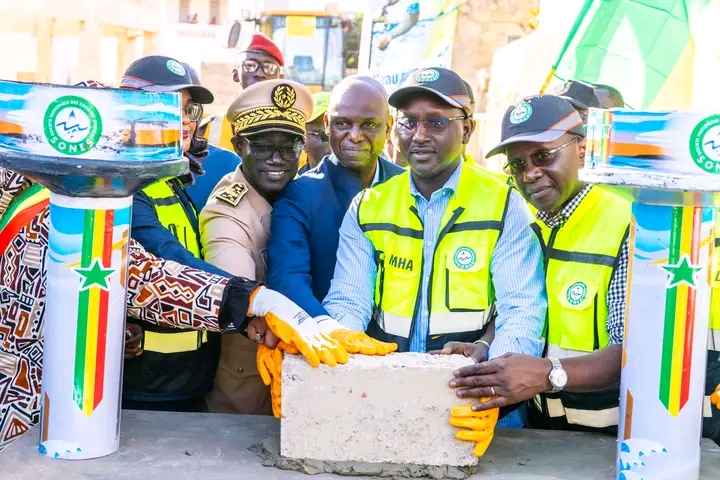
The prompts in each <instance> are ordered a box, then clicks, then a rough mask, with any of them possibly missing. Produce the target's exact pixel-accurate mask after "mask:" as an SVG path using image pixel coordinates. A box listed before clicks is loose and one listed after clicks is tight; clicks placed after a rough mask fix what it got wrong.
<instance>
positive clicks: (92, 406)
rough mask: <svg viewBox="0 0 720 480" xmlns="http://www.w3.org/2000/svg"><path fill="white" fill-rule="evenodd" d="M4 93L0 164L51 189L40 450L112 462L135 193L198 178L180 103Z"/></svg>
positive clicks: (124, 96)
mask: <svg viewBox="0 0 720 480" xmlns="http://www.w3.org/2000/svg"><path fill="white" fill-rule="evenodd" d="M0 94H2V96H3V99H4V100H5V101H4V102H3V103H0V119H2V121H0V144H2V145H3V148H2V149H0V165H2V166H3V167H6V168H9V169H12V170H16V171H19V172H22V173H23V174H24V175H25V176H26V177H28V178H30V179H32V180H34V181H35V182H37V183H40V184H42V185H44V186H46V187H48V188H49V190H50V191H51V195H50V234H49V239H48V242H49V249H48V255H47V258H46V264H47V280H46V282H47V298H46V306H45V331H44V340H45V350H44V358H43V379H42V382H43V383H42V417H41V423H40V439H39V440H40V446H39V450H40V453H42V454H44V455H47V456H49V457H53V458H66V459H86V458H96V457H102V456H105V455H109V454H111V453H113V452H115V451H117V449H118V441H119V430H120V406H121V402H120V398H121V384H122V383H121V381H122V365H123V363H122V362H123V349H124V336H125V305H126V303H125V302H126V300H125V299H126V292H127V285H126V279H127V268H128V262H127V254H128V240H129V238H130V218H131V206H132V195H133V193H135V192H136V191H138V190H139V189H141V188H143V187H144V186H146V185H148V184H150V183H151V182H153V181H154V180H156V179H158V178H163V177H169V176H176V175H179V174H182V173H184V172H186V171H187V162H186V160H184V159H183V157H182V146H181V137H180V130H181V109H180V106H181V99H180V95H179V94H177V93H164V94H151V93H144V92H140V91H131V90H117V89H101V88H72V87H63V86H53V85H37V84H30V83H15V82H4V81H3V82H0ZM18 111H22V112H24V113H25V115H22V116H20V115H17V114H16V112H18ZM140 133H142V135H141V134H140Z"/></svg>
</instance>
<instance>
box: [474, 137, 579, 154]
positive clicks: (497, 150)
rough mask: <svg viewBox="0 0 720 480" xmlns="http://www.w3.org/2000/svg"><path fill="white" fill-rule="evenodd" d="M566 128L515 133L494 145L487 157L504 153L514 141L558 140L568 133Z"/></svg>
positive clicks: (540, 141)
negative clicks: (521, 133)
mask: <svg viewBox="0 0 720 480" xmlns="http://www.w3.org/2000/svg"><path fill="white" fill-rule="evenodd" d="M566 133H568V132H566V131H565V130H543V131H540V132H537V133H533V132H528V133H526V134H523V135H515V136H514V137H510V138H507V139H505V140H503V141H502V142H500V143H498V144H497V145H495V147H493V149H492V150H490V151H489V152H488V154H487V155H485V158H490V157H493V156H495V155H497V154H499V153H503V152H504V150H505V147H507V146H508V145H512V144H514V143H521V142H530V143H545V142H552V141H553V140H557V139H558V138H560V137H562V136H563V135H564V134H566Z"/></svg>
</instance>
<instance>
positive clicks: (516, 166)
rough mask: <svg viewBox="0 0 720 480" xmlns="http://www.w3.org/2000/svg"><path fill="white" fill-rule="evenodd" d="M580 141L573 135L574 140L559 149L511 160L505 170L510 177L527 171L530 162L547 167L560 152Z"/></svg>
mask: <svg viewBox="0 0 720 480" xmlns="http://www.w3.org/2000/svg"><path fill="white" fill-rule="evenodd" d="M579 139H580V137H577V136H574V135H573V138H572V139H570V140H569V141H567V142H565V143H563V144H562V145H560V146H559V147H555V148H553V149H551V150H545V151H540V152H538V153H536V154H535V155H533V156H531V157H530V158H527V159H526V158H511V159H510V160H508V163H506V164H505V166H504V167H503V170H504V171H505V173H507V174H508V175H519V174H521V173H523V172H524V171H525V166H526V165H527V161H528V160H529V161H530V163H532V164H533V165H535V166H536V167H547V166H548V165H550V164H551V163H553V162H554V161H555V157H556V154H557V153H558V152H559V151H560V150H562V149H563V148H565V147H567V146H568V145H570V144H571V143H573V142H574V141H576V140H579Z"/></svg>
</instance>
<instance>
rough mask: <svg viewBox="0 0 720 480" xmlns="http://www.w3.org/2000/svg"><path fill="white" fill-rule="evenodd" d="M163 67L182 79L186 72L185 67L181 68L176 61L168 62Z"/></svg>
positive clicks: (180, 64)
mask: <svg viewBox="0 0 720 480" xmlns="http://www.w3.org/2000/svg"><path fill="white" fill-rule="evenodd" d="M165 66H166V67H167V69H168V70H170V71H171V72H172V73H174V74H175V75H177V76H179V77H184V76H185V74H186V73H187V70H185V67H183V66H182V63H180V62H178V61H177V60H168V61H167V63H166V64H165Z"/></svg>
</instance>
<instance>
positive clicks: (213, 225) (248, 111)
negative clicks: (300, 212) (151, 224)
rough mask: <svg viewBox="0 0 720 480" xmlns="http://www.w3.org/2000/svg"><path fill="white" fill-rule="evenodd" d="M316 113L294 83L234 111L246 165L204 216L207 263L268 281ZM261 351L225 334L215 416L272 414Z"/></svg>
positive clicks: (247, 93)
mask: <svg viewBox="0 0 720 480" xmlns="http://www.w3.org/2000/svg"><path fill="white" fill-rule="evenodd" d="M311 110H312V97H311V96H310V92H309V91H308V90H307V88H305V87H304V86H302V85H300V84H298V83H295V82H291V81H288V80H267V81H264V82H259V83H255V84H253V85H251V86H249V87H248V88H246V89H244V90H243V91H242V92H240V94H239V95H238V96H237V98H236V99H235V100H234V101H233V103H232V104H231V105H230V108H228V111H227V115H226V118H227V121H228V122H230V124H231V125H233V132H234V136H233V137H232V144H233V146H234V147H235V152H236V153H237V154H238V155H240V156H241V157H242V158H243V162H242V164H240V165H238V167H237V168H236V169H235V171H234V172H231V173H229V174H227V175H226V176H225V177H223V178H222V180H220V182H219V183H218V184H217V186H216V187H215V188H214V190H213V192H212V193H211V194H210V198H209V200H208V203H207V205H206V206H205V208H204V209H203V211H202V212H201V213H200V235H201V237H200V238H201V240H202V245H203V255H204V258H205V260H206V261H208V262H210V263H211V264H213V265H215V266H217V267H219V268H222V269H223V270H225V271H227V272H230V273H231V274H233V275H239V276H242V277H244V278H252V279H255V280H257V281H263V282H264V281H265V265H266V259H265V258H264V255H265V251H266V244H267V237H268V234H269V231H270V213H271V211H272V203H273V200H274V199H275V195H276V194H277V193H279V192H280V191H281V190H283V189H284V188H285V185H287V183H288V182H289V181H290V180H292V179H293V178H294V177H295V174H296V172H297V166H298V158H299V156H300V152H301V151H302V148H303V144H304V130H305V119H306V118H307V116H308V115H310V112H311ZM257 349H258V346H257V344H256V343H255V342H252V341H251V340H249V339H248V338H246V337H244V336H242V335H238V334H234V333H228V334H225V335H223V336H222V346H221V352H220V365H219V366H218V370H217V374H216V376H215V384H214V387H213V389H212V391H211V392H210V393H209V394H208V397H207V406H208V409H209V410H210V411H211V412H215V413H239V414H246V415H271V414H272V412H273V411H272V406H271V401H270V390H269V389H268V388H267V387H266V386H265V385H264V384H263V381H262V379H261V378H260V374H259V373H258V369H257V366H256V361H255V357H256V354H257Z"/></svg>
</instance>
